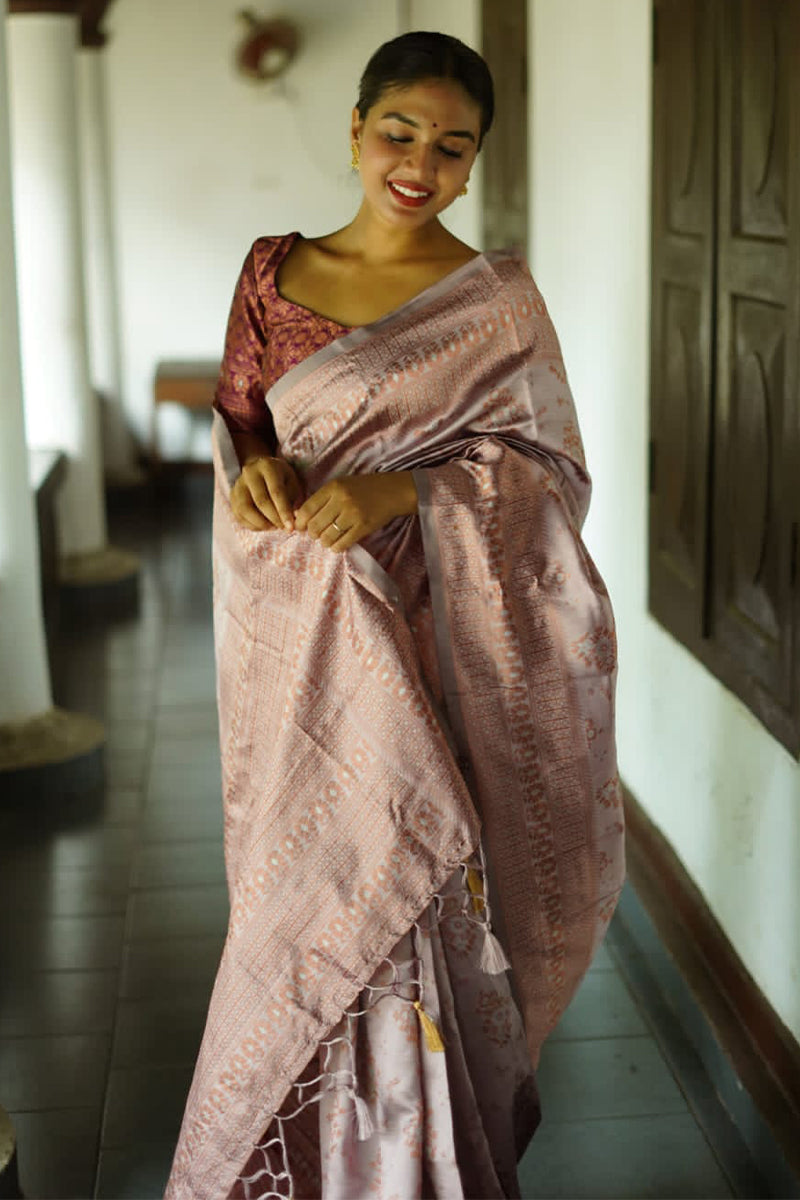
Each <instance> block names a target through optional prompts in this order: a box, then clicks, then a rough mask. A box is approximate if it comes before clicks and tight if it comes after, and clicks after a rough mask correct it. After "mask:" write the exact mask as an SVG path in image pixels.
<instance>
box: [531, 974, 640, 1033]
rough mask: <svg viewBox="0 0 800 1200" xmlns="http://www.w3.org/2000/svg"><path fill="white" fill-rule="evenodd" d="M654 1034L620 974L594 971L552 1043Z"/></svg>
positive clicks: (583, 984) (579, 992) (580, 990)
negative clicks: (576, 1039)
mask: <svg viewBox="0 0 800 1200" xmlns="http://www.w3.org/2000/svg"><path fill="white" fill-rule="evenodd" d="M649 1032H650V1031H649V1029H648V1026H647V1024H646V1022H645V1020H644V1018H643V1017H642V1014H641V1012H640V1011H639V1009H638V1007H637V1006H636V1004H635V1002H634V1000H633V998H632V997H631V994H630V992H629V991H628V988H627V987H626V985H625V981H624V980H623V979H622V976H621V975H619V974H618V973H617V972H616V971H596V972H594V971H590V972H589V974H588V975H587V976H586V978H585V979H584V981H583V983H582V984H581V986H580V988H579V989H578V993H577V995H576V996H575V998H574V999H573V1001H572V1003H571V1004H570V1006H569V1008H568V1009H567V1011H566V1012H565V1013H564V1016H563V1017H562V1018H561V1021H560V1022H559V1024H558V1026H557V1027H556V1029H555V1032H554V1033H553V1034H551V1041H561V1040H563V1039H565V1038H607V1037H630V1036H635V1035H646V1034H648V1033H649Z"/></svg>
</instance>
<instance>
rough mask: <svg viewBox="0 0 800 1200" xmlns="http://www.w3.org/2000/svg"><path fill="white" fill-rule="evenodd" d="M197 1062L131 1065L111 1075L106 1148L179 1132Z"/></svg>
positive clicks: (106, 1114) (105, 1131)
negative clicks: (144, 1065)
mask: <svg viewBox="0 0 800 1200" xmlns="http://www.w3.org/2000/svg"><path fill="white" fill-rule="evenodd" d="M193 1072H194V1065H193V1064H192V1065H191V1066H184V1067H131V1068H125V1069H120V1070H113V1071H112V1072H111V1074H110V1077H109V1083H108V1095H107V1099H106V1111H105V1116H104V1119H103V1133H102V1144H103V1148H104V1149H105V1148H106V1147H111V1146H129V1145H138V1144H139V1143H140V1142H147V1141H155V1140H158V1139H162V1138H163V1139H167V1138H170V1137H174V1136H177V1133H178V1131H179V1129H180V1125H181V1118H182V1117H183V1110H184V1107H185V1105H186V1096H187V1095H188V1092H189V1085H190V1084H191V1082H192V1074H193Z"/></svg>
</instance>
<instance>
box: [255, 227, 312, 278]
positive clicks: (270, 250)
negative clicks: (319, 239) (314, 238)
mask: <svg viewBox="0 0 800 1200" xmlns="http://www.w3.org/2000/svg"><path fill="white" fill-rule="evenodd" d="M299 236H300V234H299V233H298V232H297V231H294V232H292V233H280V234H275V235H271V236H270V235H267V236H263V237H258V238H256V240H255V241H254V242H253V244H252V246H251V247H250V250H249V251H248V254H247V258H246V260H245V268H246V269H247V268H249V269H250V271H252V273H253V276H254V278H255V282H256V284H257V285H258V288H259V291H260V290H261V288H262V287H263V286H264V285H267V284H270V283H272V282H273V281H274V278H275V272H276V271H277V269H278V267H279V266H280V264H281V263H282V262H283V260H284V258H285V257H286V255H287V254H288V253H289V251H290V250H291V248H292V246H293V245H294V243H295V242H296V241H297V239H298V237H299Z"/></svg>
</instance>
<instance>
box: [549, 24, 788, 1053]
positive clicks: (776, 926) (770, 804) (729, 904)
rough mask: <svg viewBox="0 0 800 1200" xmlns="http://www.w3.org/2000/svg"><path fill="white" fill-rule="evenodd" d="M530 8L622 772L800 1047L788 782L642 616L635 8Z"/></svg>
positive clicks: (641, 249) (567, 350)
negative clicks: (612, 617) (608, 615)
mask: <svg viewBox="0 0 800 1200" xmlns="http://www.w3.org/2000/svg"><path fill="white" fill-rule="evenodd" d="M530 3H531V9H532V12H531V17H532V19H531V22H530V26H531V28H530V50H531V81H532V88H533V90H532V122H531V176H532V192H531V212H530V216H531V228H532V231H533V234H532V243H531V261H532V267H533V272H534V275H535V277H536V279H537V281H538V283H539V285H540V287H541V289H542V291H543V293H544V296H545V299H546V301H547V303H548V306H549V308H550V311H551V314H552V316H553V319H554V322H555V325H556V329H557V330H558V333H559V336H560V338H561V342H562V348H563V351H564V356H565V360H566V364H567V370H568V373H569V377H570V381H571V384H572V388H573V391H574V393H575V396H576V399H577V403H578V407H579V412H580V414H581V418H582V426H583V431H584V434H585V438H586V443H587V454H588V457H589V463H590V467H591V469H592V472H593V475H594V479H595V498H594V508H593V511H592V513H591V515H590V519H589V522H588V524H587V539H588V541H589V545H590V548H591V549H592V551H593V553H594V555H595V558H596V559H597V562H598V565H599V567H600V569H601V571H602V573H603V574H604V576H605V578H606V581H607V583H608V585H609V588H610V590H611V594H612V599H613V600H614V603H615V608H616V613H617V620H618V625H619V635H620V680H619V744H620V761H621V768H622V772H623V775H624V778H625V780H626V781H627V783H628V784H629V786H630V787H631V789H632V791H633V792H634V794H635V795H636V796H637V798H638V799H639V801H640V802H641V803H642V805H643V806H644V808H645V809H646V810H647V812H648V813H649V814H650V816H651V817H652V819H653V820H654V821H655V822H656V824H657V825H658V826H659V827H660V828H661V829H662V830H663V832H664V834H665V835H666V837H667V838H668V839H669V841H670V842H671V843H672V845H673V846H674V848H675V850H676V852H677V853H678V855H679V856H680V858H681V859H682V861H683V863H684V864H685V866H686V868H687V870H688V871H689V873H690V875H691V876H692V877H693V878H694V880H695V882H696V883H697V885H698V886H699V888H700V889H701V891H702V892H703V894H704V895H705V897H706V900H707V902H708V904H709V905H710V907H711V909H712V911H713V912H714V914H715V915H716V917H717V919H718V920H719V922H720V924H721V925H722V927H723V929H724V930H725V932H726V933H727V935H728V937H729V938H730V939H731V941H732V943H733V944H734V946H735V947H736V949H737V951H738V953H739V955H740V956H741V958H742V959H743V961H744V963H745V965H746V966H747V967H748V968H749V970H750V971H751V973H752V974H753V976H754V977H755V979H756V981H757V983H758V984H759V986H760V987H761V989H762V990H763V992H764V993H765V995H766V996H767V997H768V999H769V1000H770V1002H771V1003H772V1005H773V1006H774V1007H775V1009H776V1010H777V1012H778V1013H779V1015H780V1016H781V1017H782V1019H783V1020H784V1021H785V1023H786V1024H787V1025H788V1026H789V1028H790V1029H791V1030H792V1031H793V1033H794V1034H795V1036H798V1037H800V767H798V764H797V763H796V762H795V761H794V760H793V759H792V758H791V757H790V756H789V754H787V752H786V751H785V750H783V749H782V748H781V747H780V746H779V745H778V743H777V742H776V741H775V740H774V739H773V738H772V737H771V736H770V735H769V734H768V733H767V732H766V731H765V730H764V729H763V728H762V726H761V725H760V724H759V723H758V722H757V721H756V720H755V718H754V717H753V716H751V715H750V713H749V712H748V711H747V709H746V708H745V707H744V706H743V705H742V704H741V703H740V702H739V701H738V700H737V699H736V698H735V697H734V696H733V695H731V693H730V692H728V691H726V689H725V688H723V687H722V686H721V685H720V684H719V683H718V682H717V681H716V680H715V679H714V678H713V677H712V676H711V675H710V674H709V673H708V672H707V671H706V670H705V668H704V667H702V666H701V665H700V664H699V663H698V662H697V661H696V660H695V659H694V658H693V657H692V656H691V655H690V654H689V653H688V652H687V651H686V650H684V649H683V647H682V646H680V645H679V644H678V643H677V642H676V641H675V640H674V639H673V638H672V637H670V635H669V634H667V633H666V632H665V631H664V630H663V629H662V628H661V627H660V626H659V625H658V624H657V623H656V622H655V621H654V620H653V619H652V618H651V617H650V616H648V613H647V603H646V581H647V525H646V522H647V486H646V447H647V422H648V416H647V414H648V353H649V303H650V298H649V289H650V278H649V260H650V246H649V205H650V198H649V193H650V88H651V66H650V46H651V40H650V37H651V35H650V13H649V9H650V6H649V5H648V4H645V3H643V2H642V0H603V3H602V4H598V3H597V2H596V0H530Z"/></svg>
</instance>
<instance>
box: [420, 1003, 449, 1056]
mask: <svg viewBox="0 0 800 1200" xmlns="http://www.w3.org/2000/svg"><path fill="white" fill-rule="evenodd" d="M414 1008H415V1009H416V1010H417V1016H418V1017H419V1023H420V1025H421V1026H422V1034H423V1037H424V1038H425V1045H426V1046H427V1047H428V1049H429V1050H430V1051H431V1052H432V1053H433V1054H440V1053H441V1052H442V1051H443V1050H444V1042H443V1041H442V1035H441V1034H440V1033H439V1028H438V1026H437V1024H436V1022H435V1021H434V1019H433V1017H431V1016H429V1015H428V1013H426V1012H425V1009H424V1008H423V1007H422V1005H421V1004H420V1002H419V1000H415V1001H414Z"/></svg>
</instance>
